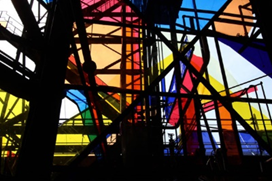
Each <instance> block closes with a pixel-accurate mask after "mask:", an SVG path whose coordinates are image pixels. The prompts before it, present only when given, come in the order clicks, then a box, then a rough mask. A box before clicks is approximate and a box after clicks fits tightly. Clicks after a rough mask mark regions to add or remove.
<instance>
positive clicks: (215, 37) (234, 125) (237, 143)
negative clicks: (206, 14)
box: [212, 23, 243, 159]
mask: <svg viewBox="0 0 272 181" xmlns="http://www.w3.org/2000/svg"><path fill="white" fill-rule="evenodd" d="M212 29H213V30H214V31H216V28H215V25H214V23H213V24H212ZM214 43H215V47H216V50H217V56H218V61H219V66H220V70H221V72H222V79H223V83H224V88H225V91H226V96H227V97H228V98H229V97H230V92H229V85H228V80H227V76H226V72H225V68H224V62H223V58H222V54H221V50H220V46H219V42H218V38H217V36H216V35H215V36H214ZM226 104H228V106H229V107H230V108H233V107H232V103H231V102H230V101H226ZM230 116H231V120H232V129H233V132H234V137H235V141H236V146H237V150H238V154H239V156H240V159H241V156H242V155H243V152H242V147H241V143H240V139H239V133H238V129H237V124H236V120H235V119H234V118H233V115H231V114H230Z"/></svg>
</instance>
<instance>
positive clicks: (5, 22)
mask: <svg viewBox="0 0 272 181" xmlns="http://www.w3.org/2000/svg"><path fill="white" fill-rule="evenodd" d="M0 25H1V26H3V27H4V28H6V29H7V30H8V31H10V32H11V33H13V34H15V35H18V36H20V35H22V31H23V25H22V24H21V23H19V22H18V21H16V20H15V19H14V18H12V17H11V16H9V15H8V13H7V11H0Z"/></svg>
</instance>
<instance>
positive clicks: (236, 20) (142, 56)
mask: <svg viewBox="0 0 272 181" xmlns="http://www.w3.org/2000/svg"><path fill="white" fill-rule="evenodd" d="M28 3H29V6H28V8H29V9H26V11H27V10H29V12H30V13H31V14H32V15H33V17H34V18H35V19H33V21H35V22H36V27H37V31H40V32H41V35H42V36H45V33H44V32H46V29H47V28H48V27H47V25H48V24H50V23H48V22H46V21H48V12H49V11H50V10H51V9H50V7H51V5H52V4H53V3H52V2H47V1H41V0H38V1H33V0H32V1H31V0H29V1H28ZM160 3H161V4H160ZM150 4H151V5H148V4H145V3H144V1H136V0H135V1H133V0H132V1H125V0H124V1H122V0H81V1H80V5H81V9H82V11H81V12H82V16H83V18H82V17H80V16H75V17H74V18H75V21H74V23H73V25H72V32H73V33H72V34H71V44H70V54H69V56H68V57H67V58H68V63H67V70H66V75H65V82H63V84H64V92H65V96H64V98H63V99H62V104H61V109H60V114H59V128H58V134H57V138H56V147H55V158H54V163H56V164H68V163H70V162H69V161H70V160H71V158H74V157H75V156H76V155H78V154H81V152H82V150H88V151H87V152H86V151H85V152H82V153H83V154H86V153H88V154H86V155H85V156H87V155H89V156H90V155H95V156H96V157H97V158H99V157H101V156H103V153H104V152H106V150H107V147H111V146H113V145H114V144H116V140H117V137H118V136H120V135H121V134H122V132H120V130H122V126H120V123H122V124H124V122H125V125H126V126H128V124H130V125H134V126H136V127H137V126H139V125H140V126H142V125H145V126H146V125H153V126H158V127H160V133H161V135H160V136H161V139H162V144H163V145H164V147H163V150H162V151H163V152H164V154H165V156H167V155H170V149H169V143H170V141H169V139H170V138H172V139H173V140H174V142H175V149H174V153H175V154H177V155H180V156H183V155H189V156H190V155H194V154H195V153H196V152H198V151H199V150H200V151H204V154H205V155H210V154H212V153H213V152H214V151H215V150H216V149H218V148H223V149H226V150H227V152H226V155H227V156H233V155H271V153H272V150H271V146H270V142H271V129H272V127H271V114H270V110H271V103H272V102H271V101H272V100H271V97H272V95H271V91H270V85H271V83H272V79H271V70H272V69H271V62H270V58H269V55H268V53H267V52H266V50H265V45H264V42H263V38H262V34H261V31H260V28H259V27H258V24H257V23H256V18H255V14H254V13H253V11H252V7H251V4H250V3H249V1H247V0H243V1H242V0H233V1H226V0H209V3H207V1H205V3H204V2H202V1H200V0H199V1H198V0H183V2H182V3H181V2H180V4H179V3H177V4H173V5H169V6H166V5H164V1H158V2H157V4H156V6H158V7H157V11H151V9H152V8H151V7H152V6H155V4H152V1H150ZM52 6H53V5H52ZM74 8H75V9H76V8H77V7H74ZM13 10H14V7H13ZM77 10H78V9H77ZM75 11H76V10H75ZM11 12H12V10H9V11H1V12H0V23H1V26H0V38H1V42H0V62H1V64H0V68H1V72H0V74H1V84H0V86H1V89H2V91H1V92H0V112H1V113H0V121H1V122H0V125H1V127H0V130H1V157H2V158H5V159H6V160H14V159H12V158H16V157H17V153H18V151H19V150H20V146H21V137H22V135H23V133H24V129H25V124H26V120H27V117H28V110H29V100H30V97H31V88H32V87H33V84H35V81H36V80H37V79H38V78H39V77H38V76H39V75H38V74H37V72H38V71H37V70H38V69H39V67H40V66H42V62H41V61H40V60H39V59H38V58H37V54H40V51H41V50H40V47H33V46H31V45H30V44H28V43H29V42H28V39H27V37H25V33H26V25H25V24H24V23H23V21H24V20H23V19H20V18H16V17H14V16H10V15H9V13H11ZM71 14H73V12H71ZM80 18H81V19H80ZM47 23H48V24H47ZM32 26H33V25H32ZM87 60H91V62H92V64H91V67H92V68H93V69H91V70H90V69H88V68H84V66H83V64H84V62H86V61H87ZM52 66H54V65H53V64H52ZM84 70H85V71H84ZM88 71H89V72H88ZM90 71H91V72H92V73H90ZM7 78H8V81H7ZM40 96H43V95H40ZM43 124H46V123H43ZM37 137H39V135H37ZM94 140H97V141H94ZM15 160H16V159H15ZM10 162H11V163H10V164H9V167H12V166H13V161H10Z"/></svg>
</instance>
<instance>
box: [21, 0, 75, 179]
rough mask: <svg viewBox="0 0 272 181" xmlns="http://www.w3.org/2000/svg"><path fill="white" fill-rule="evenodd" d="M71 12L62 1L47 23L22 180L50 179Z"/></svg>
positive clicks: (23, 153)
mask: <svg viewBox="0 0 272 181" xmlns="http://www.w3.org/2000/svg"><path fill="white" fill-rule="evenodd" d="M21 10H23V9H21ZM70 11H71V10H70V3H69V2H67V1H66V0H59V1H58V3H57V4H56V7H54V11H50V12H49V15H48V16H49V18H48V19H49V20H53V21H52V22H50V21H48V22H47V28H48V29H46V32H45V43H44V42H40V43H44V44H45V46H44V47H45V49H44V51H43V53H41V55H40V57H41V58H42V59H43V64H41V67H40V70H41V72H42V74H40V77H36V78H37V85H36V87H35V89H34V90H33V95H32V97H31V99H30V112H29V115H28V119H27V122H26V129H25V132H24V135H23V139H22V146H21V149H20V150H19V158H18V164H17V170H16V171H17V172H16V178H18V179H19V180H41V181H48V180H50V176H51V169H52V162H53V156H54V149H55V141H56V135H57V130H58V122H59V113H60V107H61V101H62V98H63V97H64V80H65V72H66V66H67V60H68V55H69V44H70V32H71V30H72V20H71V17H70V16H69V15H70Z"/></svg>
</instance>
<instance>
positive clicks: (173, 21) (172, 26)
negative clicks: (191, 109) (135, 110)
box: [169, 8, 187, 156]
mask: <svg viewBox="0 0 272 181" xmlns="http://www.w3.org/2000/svg"><path fill="white" fill-rule="evenodd" d="M169 13H170V30H171V32H170V33H171V43H172V45H173V47H175V49H178V41H177V33H176V26H175V24H176V19H175V18H174V15H173V13H172V12H171V9H170V8H169ZM173 60H174V61H176V62H178V63H176V64H175V69H174V72H175V75H174V76H175V77H176V89H177V92H178V93H180V89H181V86H180V84H181V82H182V80H181V71H180V60H178V56H177V54H176V53H175V52H173ZM177 99H178V109H179V116H180V117H179V122H180V128H181V140H182V148H183V154H184V156H187V140H186V133H185V129H184V119H183V114H182V102H181V98H177Z"/></svg>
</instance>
